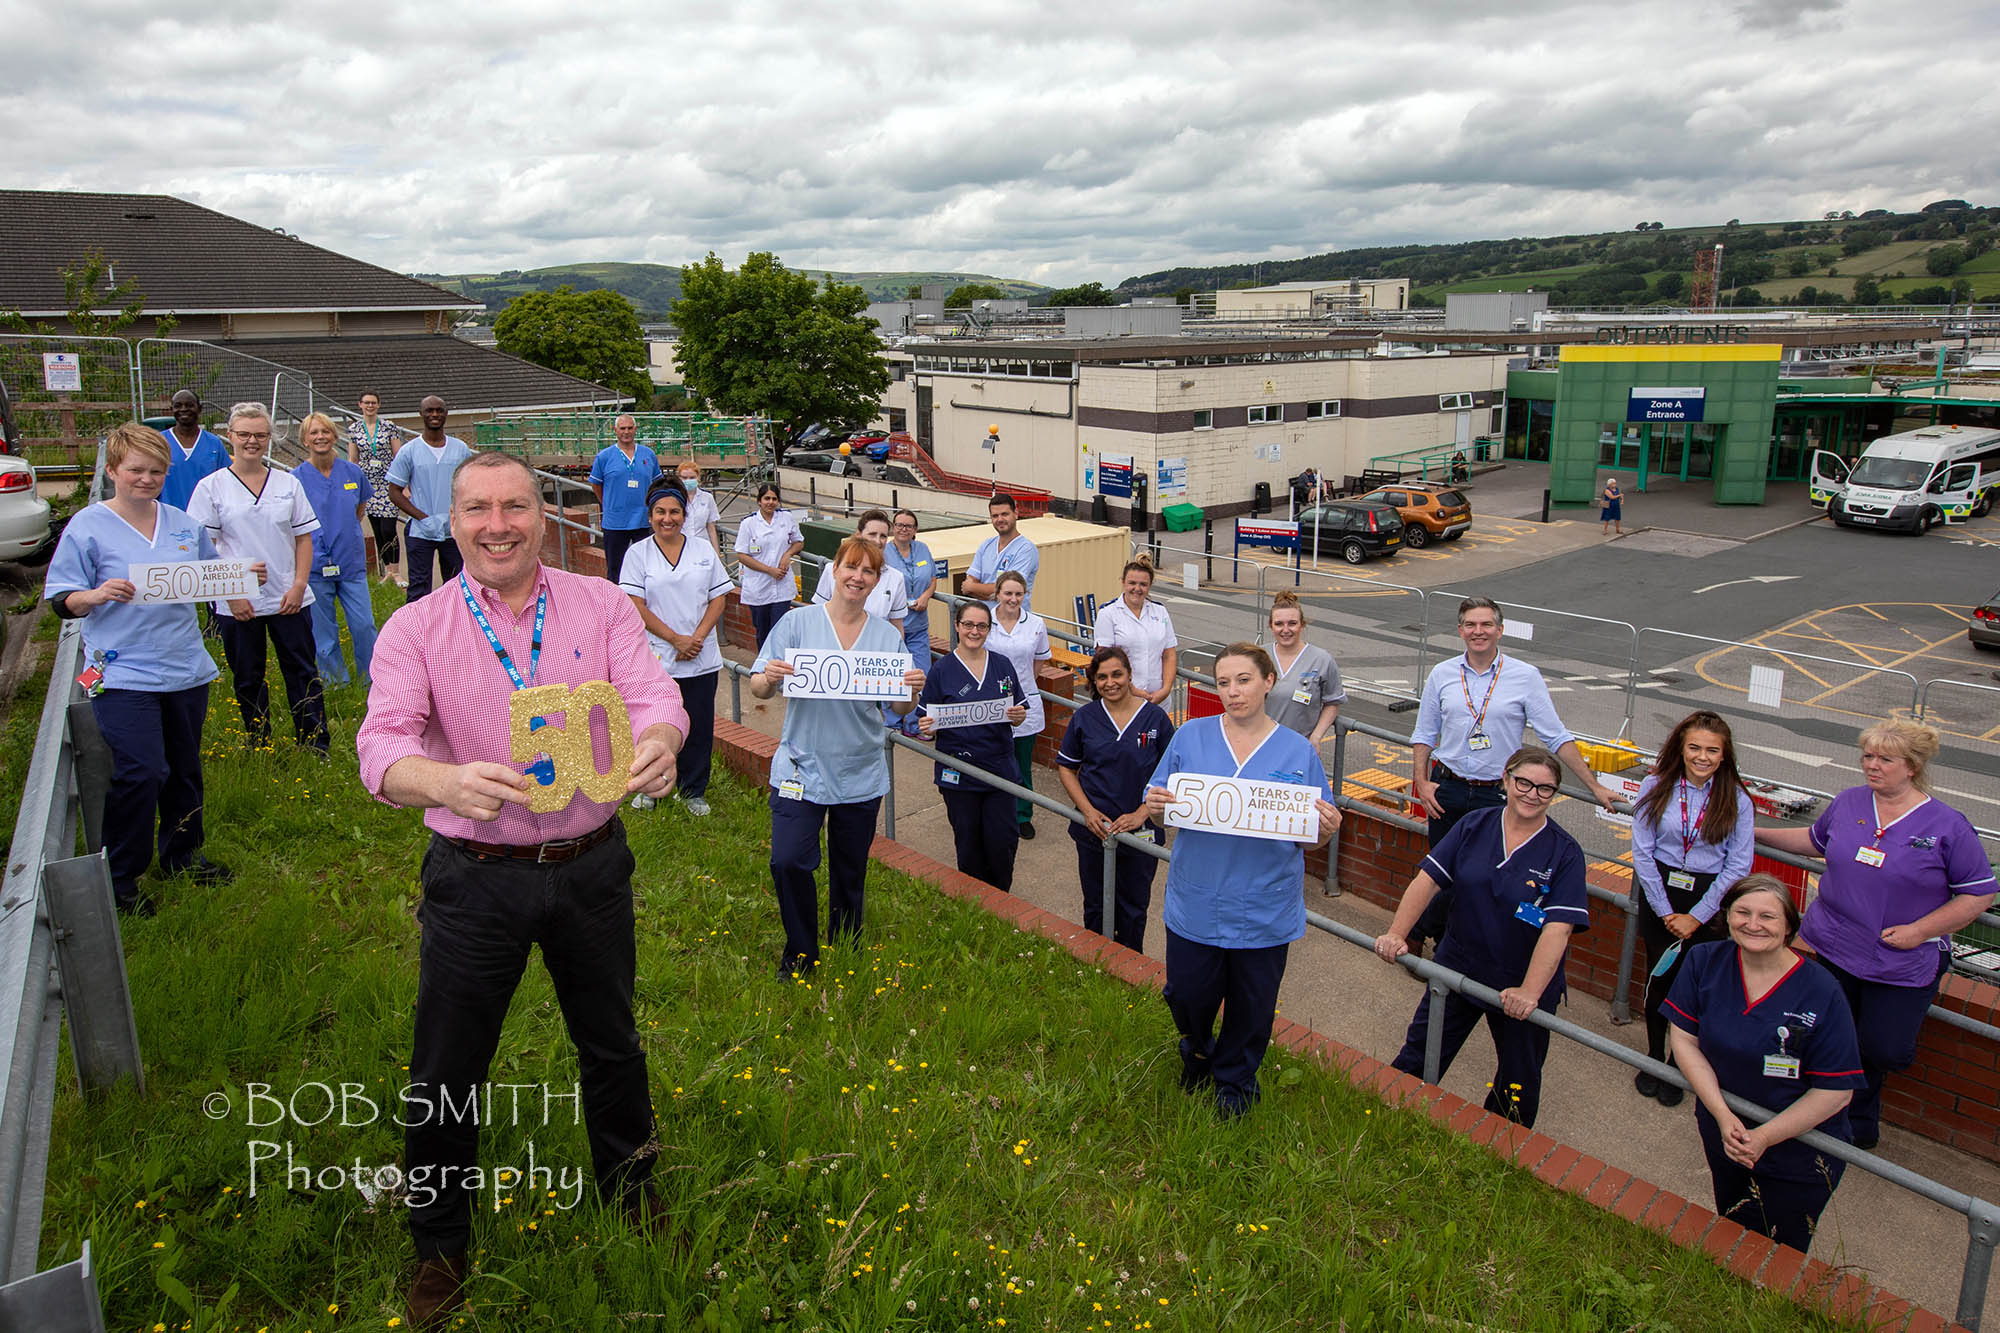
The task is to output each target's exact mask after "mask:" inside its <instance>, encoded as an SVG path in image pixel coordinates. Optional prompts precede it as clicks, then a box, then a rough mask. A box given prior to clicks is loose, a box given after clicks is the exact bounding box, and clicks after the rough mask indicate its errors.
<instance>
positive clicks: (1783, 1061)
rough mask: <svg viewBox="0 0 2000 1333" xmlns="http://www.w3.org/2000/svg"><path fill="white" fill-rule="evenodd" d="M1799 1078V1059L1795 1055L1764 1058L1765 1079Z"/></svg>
mask: <svg viewBox="0 0 2000 1333" xmlns="http://www.w3.org/2000/svg"><path fill="white" fill-rule="evenodd" d="M1798 1076H1799V1057H1798V1056H1796V1055H1767V1056H1765V1057H1764V1077H1765V1078H1789V1079H1796V1078H1798Z"/></svg>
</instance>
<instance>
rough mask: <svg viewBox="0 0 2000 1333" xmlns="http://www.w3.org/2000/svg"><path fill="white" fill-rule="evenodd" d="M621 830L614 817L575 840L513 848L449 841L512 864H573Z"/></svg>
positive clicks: (491, 844)
mask: <svg viewBox="0 0 2000 1333" xmlns="http://www.w3.org/2000/svg"><path fill="white" fill-rule="evenodd" d="M617 829H618V818H617V816H615V815H614V816H612V817H611V818H610V819H607V820H605V821H604V822H603V823H602V824H599V825H598V826H597V827H596V828H594V829H592V830H591V831H590V832H588V833H580V834H578V835H577V836H576V837H574V838H559V839H557V840H556V841H554V842H533V843H524V844H521V845H518V846H516V845H514V844H510V843H504V842H474V841H473V840H472V839H470V838H447V839H445V841H446V842H449V843H451V844H452V846H454V847H461V848H463V849H465V850H466V851H468V852H473V853H476V854H477V855H480V856H500V857H505V858H506V859H507V860H509V861H534V862H538V863H541V864H549V865H553V864H555V863H557V862H561V861H574V860H575V859H576V858H577V857H579V856H582V855H583V854H584V853H585V852H587V851H589V850H590V849H591V848H593V847H595V846H597V844H598V843H600V842H603V841H604V840H605V839H606V838H609V837H610V836H611V835H612V834H613V833H614V832H616V831H617Z"/></svg>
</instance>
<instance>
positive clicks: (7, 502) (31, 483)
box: [0, 454, 49, 560]
mask: <svg viewBox="0 0 2000 1333" xmlns="http://www.w3.org/2000/svg"><path fill="white" fill-rule="evenodd" d="M48 542H49V502H48V501H47V500H44V499H43V498H42V497H41V496H40V495H39V494H38V493H37V492H36V490H35V470H34V469H33V468H32V467H29V466H28V460H27V459H25V458H15V457H13V456H12V455H11V454H0V560H25V559H27V558H28V557H29V556H32V555H34V554H35V553H36V552H38V551H40V550H41V549H42V548H43V547H44V546H47V545H48Z"/></svg>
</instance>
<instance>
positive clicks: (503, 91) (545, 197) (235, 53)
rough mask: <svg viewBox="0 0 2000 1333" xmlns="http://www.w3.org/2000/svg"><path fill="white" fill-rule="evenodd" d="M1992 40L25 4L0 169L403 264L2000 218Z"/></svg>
mask: <svg viewBox="0 0 2000 1333" xmlns="http://www.w3.org/2000/svg"><path fill="white" fill-rule="evenodd" d="M1468 10H1473V11H1474V12H1472V13H1471V15H1470V16H1468V15H1467V14H1466V12H1465V11H1468ZM163 11H164V12H165V13H166V14H171V13H174V12H180V13H183V14H185V15H186V16H187V17H184V18H175V17H168V16H163ZM1996 30H2000V7H1996V6H1994V5H1991V4H1980V3H1960V2H1959V0H1938V2H1934V3H1931V4H1928V5H1925V6H1922V7H1921V9H1920V10H1911V9H1908V8H1906V7H1903V6H1891V5H1886V4H1881V3H1871V2H1869V0H1851V2H1850V3H1841V2H1840V0H1731V2H1729V3H1721V4H1706V3H1697V2H1694V0H1668V2H1666V3H1656V2H1655V0H1627V2H1626V3H1621V4H1616V5H1613V4H1608V3H1603V0H1594V2H1593V3H1587V4H1568V3H1559V2H1550V3H1537V2H1535V0H1523V2H1521V3H1513V4H1503V5H1498V6H1490V7H1484V8H1480V9H1476V10H1475V9H1474V7H1473V6H1470V5H1466V4H1462V3H1452V2H1447V0H1401V2H1400V3H1396V4H1380V3H1353V2H1352V0H1314V2H1302V3H1289V2H1287V0H1237V2H1236V3H1227V2H1224V3H1214V2H1213V0H1208V2H1204V3H1186V2H1184V0H1153V2H1152V3H1149V4H1145V5H1124V4H1087V3H1078V2H1077V0H1068V2H1067V3H1052V4H1037V3H1029V2H1028V0H1012V2H1011V3H1000V2H996V0H961V3H957V4H952V5H945V4H939V3H935V2H933V3H929V4H903V3H899V2H898V0H874V2H873V3H868V4H848V5H840V4H804V3H796V2H794V3H772V2H770V0H745V2H743V3H736V4H731V5H714V4H703V5H686V4H660V5H643V6H642V5H626V6H617V7H610V6H602V7H600V6H594V5H589V4H566V5H565V4H555V3H550V2H549V0H482V3H478V4H459V3H443V2H441V0H429V2H426V3H418V4H407V3H404V4H397V5H393V6H391V5H380V4H377V3H374V0H350V2H349V3H342V4H326V3H316V4H312V5H301V4H297V3H295V2H294V0H280V2H279V3H277V4H275V5H274V4H271V3H269V0H205V3H203V4H201V5H199V6H196V5H192V4H189V3H187V0H169V3H167V4H165V5H157V4H135V3H129V2H128V0H79V2H74V3H69V4H62V5H58V4H56V3H53V0H39V2H38V3H24V0H0V32H5V33H6V34H7V40H6V41H5V43H4V44H0V45H4V48H5V49H6V51H7V57H8V58H7V59H6V61H5V62H4V66H3V67H0V129H4V133H5V142H6V143H7V145H8V153H7V155H6V158H7V163H8V165H7V169H6V170H5V171H4V173H0V183H4V184H5V185H8V186H15V187H25V188H42V189H82V190H120V191H126V190H129V191H153V192H164V193H172V194H177V195H181V196H183V197H186V198H190V199H194V200H197V201H199V202H201V203H203V204H206V205H208V206H209V207H212V208H217V209H220V210H223V211H225V212H228V213H232V214H235V215H237V216H240V217H243V218H246V219H249V220H251V221H254V222H258V223H261V224H264V225H267V226H281V227H284V228H285V229H287V230H288V231H293V232H296V233H298V234H299V235H301V236H303V237H304V238H305V239H307V240H309V241H312V242H314V243H316V244H320V245H325V246H328V247H331V248H333V249H336V250H340V251H343V252H345V253H348V254H352V255H355V256H357V257H359V258H363V259H367V260H370V261H372V262H374V263H378V264H382V265H385V266H388V267H390V268H395V269H399V270H403V271H433V272H435V271H443V272H459V271H491V270H498V269H505V268H532V267H536V266H539V265H544V264H554V263H564V262H569V261H574V260H586V259H622V260H649V261H653V262H658V263H669V264H678V263H683V262H686V261H688V260H690V259H698V258H700V257H701V255H703V254H704V253H706V252H707V251H709V250H711V249H712V250H714V251H716V252H717V253H718V254H720V255H721V256H722V257H723V258H724V259H725V260H726V261H729V262H731V263H732V264H733V263H735V262H736V261H738V260H740V259H741V257H742V256H743V254H744V253H745V252H747V251H749V250H774V251H776V252H777V253H778V255H779V256H780V257H781V258H782V259H783V260H784V261H785V262H786V263H788V264H792V265H794V266H798V267H825V268H837V269H892V270H904V269H912V270H930V269H936V270H953V271H965V272H986V273H992V274H998V275H1002V276H1007V277H1018V278H1028V279H1031V280H1035V281H1041V282H1047V283H1054V284H1066V283H1073V282H1079V281H1085V280H1092V279H1095V280H1098V281H1102V282H1105V283H1106V284H1107V285H1108V284H1113V283H1116V282H1118V281H1119V280H1121V279H1123V278H1125V277H1127V276H1130V275H1132V274H1136V273H1142V272H1148V271H1152V270H1156V269H1160V268H1166V267H1170V266H1172V265H1176V264H1202V263H1218V262H1224V261H1234V260H1254V259H1274V258H1286V257H1292V256H1297V255H1302V254H1310V253H1314V252H1318V251H1324V250H1330V249H1341V248H1347V247H1352V246H1363V245H1376V244H1390V243H1397V242H1405V241H1429V240H1457V239H1469V238H1477V237H1488V236H1530V235H1546V234H1552V233H1560V232H1568V231H1588V230H1597V229H1602V228H1624V227H1630V226H1632V225H1633V224H1634V223H1636V222H1638V221H1640V220H1644V219H1657V220H1660V221H1664V222H1666V223H1668V224H1669V225H1674V224H1679V223H1696V222H1714V221H1719V220H1722V219H1725V218H1729V217H1741V218H1743V219H1745V220H1746V221H1748V220H1761V219H1778V218H1794V217H1813V216H1817V215H1818V214H1820V213H1821V212H1823V211H1825V210H1826V209H1831V208H1854V209H1856V210H1857V211H1858V210H1860V209H1864V208H1869V207H1889V208H1896V207H1911V206H1917V205H1921V204H1923V203H1925V202H1928V201H1929V200H1932V199H1936V198H1940V197H1945V196H1964V197H1967V198H1971V199H1973V200H1974V201H1975V202H1982V203H2000V189H1995V188H1994V187H1995V178H1996V167H2000V133H1996V131H2000V91H1996V88H1997V87H2000V81H1996V80H1995V79H1994V78H1993V77H1992V69H1991V57H1992V54H1993V52H1994V51H1995V50H1996V49H2000V44H1997V43H1996V38H2000V31H1996Z"/></svg>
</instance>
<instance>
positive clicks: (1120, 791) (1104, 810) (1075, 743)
mask: <svg viewBox="0 0 2000 1333" xmlns="http://www.w3.org/2000/svg"><path fill="white" fill-rule="evenodd" d="M1084 682H1085V684H1086V685H1087V686H1088V688H1089V690H1090V697H1091V699H1092V700H1093V702H1091V703H1088V704H1085V705H1084V706H1083V707H1081V708H1079V709H1077V710H1076V711H1075V712H1074V713H1072V714H1070V719H1069V728H1068V730H1066V731H1064V732H1063V739H1062V749H1061V750H1060V751H1058V752H1057V754H1056V776H1057V777H1059V778H1061V779H1062V785H1063V790H1064V791H1066V792H1068V793H1069V799H1070V803H1071V804H1073V805H1075V806H1076V808H1077V810H1078V811H1080V812H1081V813H1082V815H1083V817H1084V819H1085V820H1086V821H1088V822H1087V823H1083V824H1075V823H1072V824H1071V825H1070V826H1069V836H1070V837H1071V838H1072V839H1073V840H1074V841H1075V843H1076V877H1077V879H1078V881H1079V882H1080V883H1081V884H1082V886H1083V928H1084V929H1085V930H1090V931H1095V932H1097V933H1098V934H1099V935H1102V934H1104V933H1105V932H1104V843H1105V840H1106V839H1108V838H1109V837H1110V836H1111V835H1112V834H1114V833H1141V830H1143V833H1141V836H1144V837H1149V838H1151V839H1152V840H1153V841H1154V842H1155V843H1163V842H1165V841H1166V835H1165V831H1164V830H1162V829H1161V828H1160V826H1159V825H1158V824H1154V823H1149V822H1148V821H1147V818H1146V816H1147V810H1146V779H1147V778H1149V777H1151V776H1152V773H1153V769H1154V768H1155V767H1156V766H1157V764H1158V762H1159V758H1160V755H1161V753H1162V752H1164V751H1165V749H1166V747H1167V742H1169V741H1171V740H1172V739H1173V738H1174V723H1173V719H1172V718H1170V717H1168V716H1167V714H1166V710H1164V709H1163V708H1161V707H1160V706H1159V705H1158V704H1156V703H1153V702H1151V701H1150V700H1148V699H1146V698H1144V697H1143V696H1142V695H1140V694H1139V692H1138V691H1136V690H1134V689H1133V688H1132V660H1131V658H1129V657H1128V656H1126V653H1125V650H1124V649H1123V648H1119V647H1116V646H1114V647H1110V648H1099V649H1098V650H1097V651H1096V652H1095V653H1093V654H1092V655H1091V658H1090V668H1089V670H1087V671H1085V672H1084ZM1158 865H1159V861H1158V860H1157V859H1156V858H1154V857H1151V856H1148V855H1146V854H1145V853H1144V852H1140V851H1135V850H1133V849H1132V848H1130V847H1126V846H1123V845H1121V846H1120V847H1119V848H1118V853H1117V862H1116V883H1115V885H1114V886H1113V888H1112V908H1111V910H1112V916H1111V920H1112V928H1111V938H1112V939H1114V940H1116V941H1117V942H1118V943H1120V944H1122V945H1124V946H1125V947H1126V948H1128V949H1130V950H1132V951H1133V952H1134V953H1144V952H1145V951H1146V915H1147V913H1148V912H1149V911H1151V910H1152V906H1153V872H1154V870H1155V869H1156V868H1157V867H1158Z"/></svg>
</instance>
